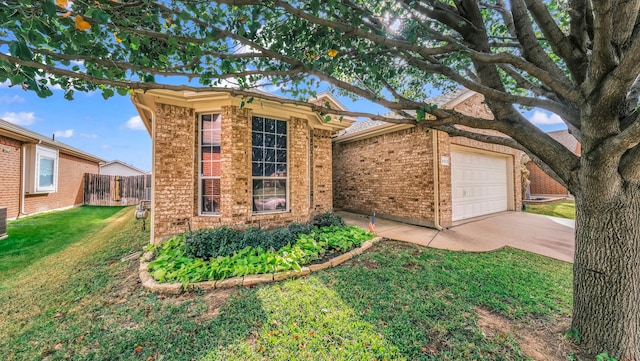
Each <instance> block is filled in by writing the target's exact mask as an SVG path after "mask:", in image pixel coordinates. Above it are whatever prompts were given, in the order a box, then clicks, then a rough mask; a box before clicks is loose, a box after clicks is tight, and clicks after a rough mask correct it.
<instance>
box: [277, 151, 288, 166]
mask: <svg viewBox="0 0 640 361" xmlns="http://www.w3.org/2000/svg"><path fill="white" fill-rule="evenodd" d="M277 154H278V156H277V158H276V161H277V162H279V163H286V162H287V151H286V150H284V149H278V152H277Z"/></svg>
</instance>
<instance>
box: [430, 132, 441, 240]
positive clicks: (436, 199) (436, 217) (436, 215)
mask: <svg viewBox="0 0 640 361" xmlns="http://www.w3.org/2000/svg"><path fill="white" fill-rule="evenodd" d="M431 133H432V134H433V136H432V137H431V139H432V140H433V147H432V149H431V151H432V153H433V157H432V159H433V226H434V227H435V228H436V229H437V230H439V231H442V225H441V224H440V167H439V166H438V164H439V162H440V154H439V153H440V152H439V150H438V148H439V147H438V131H437V130H431Z"/></svg>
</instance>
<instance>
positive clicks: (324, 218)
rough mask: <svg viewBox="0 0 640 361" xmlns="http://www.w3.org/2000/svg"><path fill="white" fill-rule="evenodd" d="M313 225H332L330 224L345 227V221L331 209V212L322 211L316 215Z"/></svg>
mask: <svg viewBox="0 0 640 361" xmlns="http://www.w3.org/2000/svg"><path fill="white" fill-rule="evenodd" d="M313 225H314V226H316V227H318V228H322V227H330V226H341V227H344V226H345V223H344V220H343V219H342V217H340V216H339V215H337V214H335V213H333V212H331V211H329V212H324V213H320V214H318V215H316V216H315V217H313Z"/></svg>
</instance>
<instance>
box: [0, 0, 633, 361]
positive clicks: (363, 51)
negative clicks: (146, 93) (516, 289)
mask: <svg viewBox="0 0 640 361" xmlns="http://www.w3.org/2000/svg"><path fill="white" fill-rule="evenodd" d="M639 9H640V0H603V1H588V0H510V1H508V2H507V0H483V1H472V0H398V1H390V0H219V1H202V0H155V1H154V0H76V1H73V2H71V1H68V0H35V1H32V0H4V1H1V2H0V19H1V20H2V23H1V25H0V49H2V51H1V52H0V82H5V81H7V80H8V81H10V83H11V84H12V85H15V86H22V87H23V88H24V89H26V90H31V91H35V92H37V93H38V94H39V95H40V96H49V95H51V90H50V86H51V85H59V86H60V87H62V88H63V89H65V97H67V98H69V99H72V98H73V94H74V92H76V91H89V90H96V89H100V90H101V91H102V94H103V96H105V97H107V98H108V97H110V96H112V95H114V94H115V92H117V93H119V94H121V95H126V94H127V93H128V92H129V91H131V90H133V89H143V90H144V89H174V90H194V91H212V90H214V91H215V90H223V91H227V92H232V93H234V94H237V95H246V96H248V97H250V96H251V95H252V93H251V91H250V90H251V89H252V88H254V87H259V86H264V85H266V84H274V85H278V86H281V87H282V91H283V92H285V93H287V94H288V95H289V96H290V99H289V100H284V99H281V98H277V100H278V101H280V102H291V103H300V104H302V103H305V102H304V99H306V98H307V97H308V96H309V95H313V93H314V91H315V90H316V86H317V85H318V84H319V83H320V82H324V83H328V84H330V85H331V86H333V87H335V88H336V89H339V90H340V91H342V92H343V93H345V94H349V95H351V96H353V97H359V98H364V99H368V100H370V101H373V102H375V103H378V104H380V105H382V106H384V107H386V108H388V109H389V110H391V111H393V112H394V113H395V115H393V116H381V115H377V114H368V113H353V112H348V111H339V110H335V109H334V110H331V109H326V108H325V107H322V106H321V105H311V106H312V107H313V108H315V109H316V110H317V111H320V112H325V113H332V114H336V115H350V116H363V117H370V118H372V119H377V120H384V121H388V122H396V123H397V122H402V123H418V122H424V123H426V124H428V126H429V127H431V128H433V129H437V130H441V131H444V132H447V133H449V134H450V135H456V136H465V137H468V138H472V139H476V140H481V141H485V142H491V143H497V144H503V145H508V146H511V147H514V148H517V149H521V150H523V151H525V152H527V153H528V154H529V155H530V156H531V157H532V159H533V160H534V161H535V162H536V163H537V164H539V165H540V166H541V167H543V169H545V170H546V171H547V172H548V173H549V174H551V175H552V176H554V177H555V178H556V179H557V180H559V181H560V182H561V183H562V184H564V185H566V186H567V187H568V189H569V190H570V191H571V192H572V193H573V194H574V195H576V197H577V199H578V202H579V203H580V204H586V203H581V202H583V201H584V202H586V201H587V199H588V201H589V202H592V203H590V204H595V203H596V202H598V204H606V205H608V206H607V207H609V208H607V209H612V208H613V207H614V204H618V205H619V204H620V203H615V202H613V200H614V199H617V200H620V202H622V201H621V200H622V199H628V198H629V197H627V198H624V197H622V196H621V194H622V193H621V192H623V191H624V192H627V191H629V189H631V188H629V185H633V187H637V186H638V185H639V184H640V146H639V145H638V144H639V143H640V121H638V117H639V116H640V108H639V107H638V95H639V91H638V88H639V87H640V82H639V81H638V75H639V74H640V19H639V17H638V13H639ZM228 82H232V83H234V84H236V85H237V88H233V89H230V88H225V84H227V83H228ZM459 86H464V87H466V88H468V89H471V90H473V91H476V92H478V93H481V94H483V95H484V97H485V102H486V104H487V106H488V107H489V109H490V110H491V111H492V113H493V115H494V117H495V119H493V120H489V121H488V120H485V119H477V118H474V117H472V116H468V115H464V114H460V113H458V112H456V111H455V110H452V109H437V108H436V107H435V106H434V105H432V104H429V103H428V97H427V95H426V92H425V89H427V88H428V87H436V88H440V89H453V88H455V87H459ZM265 96H266V97H269V96H268V95H265ZM274 99H276V98H274ZM305 104H306V103H305ZM521 107H525V108H527V107H528V108H539V109H544V110H547V111H549V112H552V113H555V114H557V115H558V116H560V117H561V118H562V120H563V121H564V122H565V124H566V125H567V127H568V128H569V131H570V132H571V134H573V135H574V136H575V137H576V138H577V139H578V141H580V142H581V145H582V154H583V155H582V156H578V155H575V154H573V153H572V152H571V151H569V150H568V149H566V148H564V147H563V146H562V145H561V144H559V143H557V142H556V141H554V140H553V139H551V138H550V137H549V136H548V135H546V134H545V133H543V132H542V131H541V130H540V129H538V128H537V127H536V126H535V125H533V124H532V123H531V122H529V121H528V120H527V119H525V117H523V116H522V114H521V111H520V109H519V108H521ZM461 126H463V127H461ZM487 129H490V130H494V131H498V132H500V133H502V134H504V135H507V136H508V137H504V136H499V135H488V134H487V132H485V131H484V130H487ZM478 130H480V131H478ZM494 134H495V133H494ZM597 184H600V185H606V186H604V187H602V189H600V190H599V192H597V193H589V197H584V194H585V190H591V189H593V188H594V187H596V186H597ZM625 187H626V188H625ZM633 189H635V188H633ZM624 207H630V206H629V205H628V204H627V205H625V206H624ZM624 207H623V208H624ZM586 208H588V207H586ZM594 209H595V208H594ZM579 212H580V211H579ZM636 212H637V210H636ZM592 213H593V214H596V213H597V212H595V210H594V211H592ZM585 214H591V213H585ZM585 217H586V216H585ZM583 219H586V218H583V217H581V216H580V215H579V216H578V228H579V229H581V228H580V227H582V225H583V224H585V227H586V228H589V227H591V228H589V229H595V228H598V227H600V226H596V225H595V224H592V225H590V226H589V227H587V226H586V223H587V222H583V221H582V220H583ZM603 224H605V223H603ZM586 228H585V229H586ZM632 228H633V227H631V228H629V232H630V233H629V234H632V233H633V232H636V231H637V228H638V226H636V228H633V229H632ZM602 232H603V231H601V235H603V234H602ZM603 236H604V235H603ZM585 237H586V233H585V234H583V233H581V231H578V232H577V239H578V241H577V242H578V248H577V252H578V253H580V252H582V248H581V247H580V244H582V243H581V242H582V241H581V240H582V239H583V238H585ZM620 237H622V238H625V237H626V238H625V239H626V240H627V241H630V238H629V237H630V236H628V235H627V236H620ZM603 242H604V243H607V242H608V243H607V244H613V243H615V242H616V240H605V241H603ZM629 247H631V248H633V247H635V246H629ZM633 249H634V251H633V252H635V253H633V254H637V253H638V252H639V251H638V250H637V249H635V248H633ZM584 262H586V263H589V262H593V263H597V259H596V258H594V259H591V258H589V260H588V262H587V261H586V260H585V261H584ZM576 265H577V266H576V268H577V269H579V270H582V269H583V268H581V267H582V258H580V257H577V259H576ZM585 267H586V266H585ZM594 267H595V268H597V267H598V266H597V265H595V266H594V265H591V264H590V265H588V267H587V268H588V269H591V268H594ZM611 267H614V266H611ZM615 267H618V266H615ZM615 267H614V268H615ZM587 268H585V269H587ZM579 270H577V271H576V272H577V274H578V273H579V272H582V271H579ZM598 272H600V271H598ZM603 272H605V271H603ZM607 272H608V270H607ZM577 283H579V282H578V281H577ZM603 287H604V286H603ZM585 292H586V291H585ZM602 292H604V291H602ZM630 292H635V293H633V295H634V297H636V296H638V292H637V291H630ZM594 297H595V296H594ZM599 297H600V296H599ZM580 307H581V306H580ZM580 307H577V308H580ZM580 312H582V311H580ZM621 317H622V316H621ZM581 322H582V321H581ZM585 322H586V321H585ZM616 322H618V324H619V323H620V322H621V321H616ZM634 322H635V323H634V325H633V329H634V330H636V331H638V332H635V331H634V332H635V334H640V330H639V328H640V321H639V320H637V319H634ZM575 325H576V326H580V325H582V324H580V323H578V324H575ZM591 329H593V327H591ZM603 332H604V331H603ZM596 333H597V332H596ZM603 337H605V336H604V333H601V334H599V336H594V337H593V338H588V337H587V338H585V340H587V343H590V344H591V346H590V347H592V349H595V347H596V346H594V345H596V344H597V343H600V344H602V342H603V341H602V340H601V339H602V338H603ZM639 339H640V336H636V339H635V341H632V342H631V341H630V342H629V344H634V343H635V344H636V346H635V348H633V347H632V351H629V348H628V347H627V346H624V347H623V346H621V345H622V343H623V342H622V341H621V339H620V338H618V341H615V342H613V343H612V344H611V345H613V344H615V345H617V346H615V347H614V346H611V348H613V349H615V350H616V352H617V353H618V354H620V355H623V356H625V357H626V356H628V355H631V356H629V357H630V359H631V358H633V357H635V356H638V357H640V347H639V346H637V345H638V343H639V342H636V341H640V340H639ZM625 340H627V339H625ZM625 342H626V341H625ZM607 345H609V344H607Z"/></svg>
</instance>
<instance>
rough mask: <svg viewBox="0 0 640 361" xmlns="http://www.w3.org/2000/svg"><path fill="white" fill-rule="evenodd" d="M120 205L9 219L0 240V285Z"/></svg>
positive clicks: (87, 230) (101, 222) (89, 229)
mask: <svg viewBox="0 0 640 361" xmlns="http://www.w3.org/2000/svg"><path fill="white" fill-rule="evenodd" d="M121 209H122V207H91V206H85V207H79V208H74V209H70V210H66V211H56V212H51V213H47V214H38V215H35V216H30V217H25V218H19V219H17V220H14V221H9V223H8V225H7V234H8V235H9V237H8V238H6V239H4V240H2V241H0V284H1V283H2V282H3V281H4V280H6V279H9V278H10V277H13V276H14V275H15V274H16V273H18V272H20V271H22V270H24V269H26V268H28V267H29V266H30V265H31V264H33V263H36V262H39V261H40V260H41V259H43V258H45V257H47V256H48V255H51V254H54V253H56V252H59V251H61V250H62V249H64V248H65V247H67V246H69V245H71V244H73V243H75V242H79V241H81V240H82V239H83V238H84V237H86V236H87V234H89V233H90V232H92V231H94V230H96V229H97V228H99V227H103V226H104V220H105V219H107V218H109V217H111V216H112V215H114V214H115V213H117V212H118V211H120V210H121Z"/></svg>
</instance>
